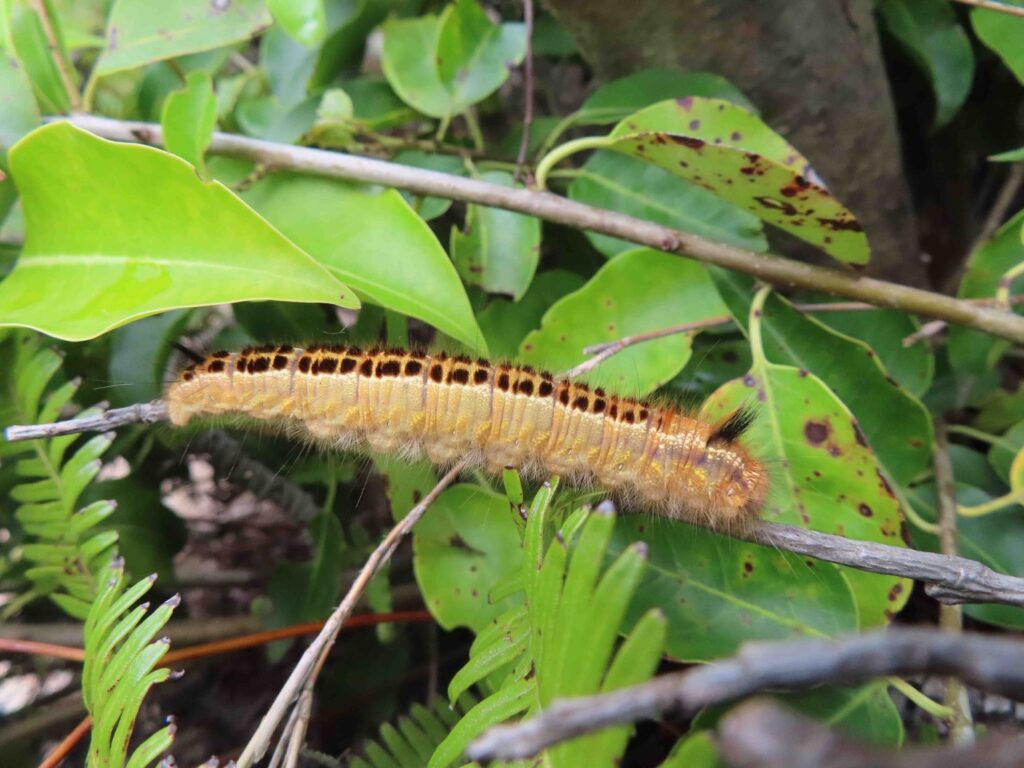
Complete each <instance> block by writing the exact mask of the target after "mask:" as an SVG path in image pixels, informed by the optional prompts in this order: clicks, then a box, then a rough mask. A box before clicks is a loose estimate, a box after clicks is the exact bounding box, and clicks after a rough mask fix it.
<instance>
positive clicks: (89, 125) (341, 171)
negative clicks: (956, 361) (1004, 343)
mask: <svg viewBox="0 0 1024 768" xmlns="http://www.w3.org/2000/svg"><path fill="white" fill-rule="evenodd" d="M71 121H72V122H73V123H74V124H75V125H77V126H79V127H80V128H83V129H85V130H87V131H91V132H92V133H94V134H96V135H97V136H103V137H105V138H108V139H115V140H120V141H134V142H142V143H145V144H152V145H159V144H160V143H161V141H162V134H161V131H160V126H158V125H154V124H152V123H138V122H128V121H119V120H110V119H108V118H103V117H95V116H92V115H77V116H74V117H72V118H71ZM210 151H211V152H214V153H215V154H221V155H230V156H234V157H242V158H246V159H249V160H253V161H255V162H263V163H266V164H267V165H269V166H270V167H272V168H274V169H275V170H288V171H298V172H300V173H309V174H315V175H319V176H328V177H333V178H342V179H348V180H352V181H363V182H368V183H372V184H382V185H384V186H387V187H394V188H396V189H404V190H407V191H409V192H413V193H414V194H417V195H425V196H433V197H443V198H448V199H451V200H460V201H463V202H469V203H476V204H478V205H487V206H491V207H496V208H504V209H506V210H510V211H516V212H518V213H524V214H527V215H529V216H534V217H537V218H540V219H544V220H546V221H552V222H555V223H557V224H564V225H566V226H570V227H575V228H577V229H584V230H589V231H592V232H598V233H600V234H604V235H609V236H611V237H618V238H621V239H623V240H628V241H630V242H633V243H638V244H640V245H646V246H649V247H651V248H657V249H659V250H663V251H669V252H672V253H677V254H679V255H681V256H688V257H690V258H693V259H696V260H697V261H701V262H704V263H707V264H714V265H716V266H720V267H724V268H726V269H731V270H734V271H737V272H743V273H745V274H748V275H753V276H754V277H757V278H759V279H761V280H764V281H766V282H769V283H772V284H774V285H777V286H780V287H783V288H804V289H808V290H816V291H824V292H826V293H832V294H835V295H837V296H845V297H847V298H850V299H855V300H858V301H865V302H867V303H869V304H873V305H876V306H882V307H889V308H891V309H899V310H903V311H905V312H910V313H912V314H917V315H923V316H926V317H934V318H939V319H942V320H946V321H948V322H951V323H956V324H959V325H964V326H968V327H970V328H975V329H977V330H980V331H985V332H987V333H991V334H994V335H996V336H1001V337H1004V338H1007V339H1010V340H1011V341H1019V342H1024V318H1021V317H1018V316H1016V315H1014V314H1012V313H1009V312H1003V311H1000V310H998V309H994V308H989V307H985V306H978V305H975V304H971V303H970V302H966V301H961V300H959V299H955V298H952V297H950V296H944V295H942V294H938V293H933V292H930V291H925V290H921V289H918V288H910V287H908V286H904V285H898V284H896V283H889V282H886V281H884V280H876V279H873V278H869V277H861V276H857V275H856V274H854V273H852V271H850V270H847V271H840V270H837V269H828V268H826V267H820V266H816V265H813V264H806V263H803V262H799V261H794V260H792V259H785V258H780V257H778V256H774V255H771V254H761V253H754V252H753V251H747V250H743V249H742V248H736V247H734V246H731V245H726V244H724V243H719V242H715V241H712V240H707V239H705V238H703V237H699V236H697V235H693V234H690V233H688V232H682V231H679V230H675V229H670V228H668V227H664V226H662V225H660V224H655V223H653V222H650V221H644V220H642V219H637V218H633V217H632V216H626V215H624V214H621V213H618V212H616V211H609V210H605V209H601V208H594V207H592V206H589V205H584V204H582V203H578V202H575V201H573V200H568V199H566V198H564V197H559V196H557V195H553V194H550V193H547V192H537V191H533V190H529V189H517V188H513V187H504V186H501V185H498V184H490V183H487V182H484V181H480V180H479V179H469V178H463V177H460V176H455V175H452V174H446V173H439V172H437V171H429V170H425V169H422V168H412V167H409V166H404V165H399V164H397V163H389V162H385V161H383V160H374V159H371V158H366V157H356V156H353V155H346V154H342V153H338V152H328V151H325V150H319V149H311V148H308V147H296V146H291V145H285V144H276V143H274V142H270V141H263V140H260V139H252V138H248V137H245V136H237V135H234V134H228V133H215V134H214V135H213V138H212V140H211V142H210Z"/></svg>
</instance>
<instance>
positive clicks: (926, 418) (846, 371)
mask: <svg viewBox="0 0 1024 768" xmlns="http://www.w3.org/2000/svg"><path fill="white" fill-rule="evenodd" d="M711 274H712V276H713V277H714V279H715V282H716V284H717V285H718V287H719V292H720V293H721V295H722V297H723V298H724V299H725V301H726V303H727V304H729V306H730V309H731V310H732V312H733V316H734V317H735V318H736V320H737V322H738V323H739V324H740V325H741V327H745V326H746V324H747V322H746V319H747V316H748V315H749V313H750V301H749V299H748V298H747V297H748V296H750V291H751V288H752V282H753V281H750V280H747V279H745V278H743V277H740V276H737V275H736V274H735V273H732V272H727V271H725V270H721V269H714V270H713V271H712V273H711ZM761 329H762V338H763V340H764V345H765V353H766V355H767V357H768V359H769V360H771V361H772V362H775V363H780V364H784V365H791V366H795V367H796V368H799V369H801V370H803V371H810V372H811V373H813V374H814V375H815V376H816V377H818V378H819V379H821V381H822V382H824V383H825V385H827V386H828V387H829V389H831V390H832V391H833V392H834V393H835V394H836V396H837V397H838V398H839V399H840V400H842V402H843V403H844V404H845V405H846V406H847V407H848V408H849V409H850V410H851V411H853V415H854V417H855V418H856V424H855V427H854V429H855V430H860V431H859V432H857V434H858V435H859V436H860V437H859V439H861V440H863V439H864V437H865V436H866V438H867V443H868V444H869V445H870V446H871V448H872V449H873V450H874V452H875V453H876V454H877V456H878V460H879V462H880V463H881V464H882V466H883V467H884V468H885V470H886V472H887V474H888V475H889V477H891V478H892V479H893V480H895V481H896V482H897V483H898V484H900V485H906V484H908V483H909V482H910V481H911V480H912V479H914V477H916V476H917V474H918V473H919V472H921V471H922V470H923V469H925V468H926V467H928V466H930V464H931V459H932V442H933V430H932V418H931V415H930V414H929V413H928V410H927V409H926V408H925V407H924V405H922V404H921V401H920V400H918V399H917V398H915V397H912V396H911V395H910V394H908V393H907V392H906V391H905V390H904V389H903V388H901V387H900V386H899V385H898V384H896V383H895V382H894V381H893V380H892V379H891V378H890V377H889V374H888V372H887V371H886V370H885V368H883V367H882V365H881V363H880V361H879V359H878V355H877V354H876V353H875V351H874V350H873V349H871V348H870V347H869V346H868V345H867V344H865V343H864V342H862V341H861V340H860V339H857V338H853V337H849V336H843V335H841V334H839V333H838V332H836V331H833V330H831V329H830V328H828V327H827V326H826V325H824V324H823V323H821V322H819V321H818V319H817V318H816V317H812V316H809V315H804V314H801V313H800V312H798V311H797V310H796V309H794V308H793V305H792V304H790V303H789V302H788V301H786V300H785V299H783V298H781V297H779V296H777V295H775V294H772V295H771V296H770V297H769V298H768V300H767V301H766V302H765V305H764V310H763V312H762V314H761Z"/></svg>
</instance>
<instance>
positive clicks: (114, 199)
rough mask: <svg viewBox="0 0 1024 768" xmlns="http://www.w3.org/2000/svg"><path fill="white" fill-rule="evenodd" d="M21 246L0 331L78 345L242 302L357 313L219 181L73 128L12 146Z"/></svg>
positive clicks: (62, 125) (350, 294)
mask: <svg viewBox="0 0 1024 768" xmlns="http://www.w3.org/2000/svg"><path fill="white" fill-rule="evenodd" d="M10 163H11V169H12V172H13V175H14V178H15V181H16V182H17V184H18V189H19V190H20V191H21V194H22V204H23V206H24V212H25V232H26V236H25V246H24V248H23V250H22V254H21V258H20V259H19V260H18V263H17V264H16V265H15V268H14V270H13V271H12V272H11V273H10V274H9V275H8V276H7V277H6V278H5V279H4V281H3V282H2V283H0V325H19V326H25V327H29V328H34V329H36V330H38V331H42V332H43V333H47V334H49V335H51V336H56V337H58V338H62V339H67V340H70V341H81V340H84V339H89V338H93V337H94V336H98V335H99V334H101V333H104V332H106V331H109V330H111V329H112V328H116V327H117V326H119V325H124V324H125V323H127V322H129V321H131V320H135V319H137V318H140V317H146V316H147V315H154V314H156V313H158V312H163V311H166V310H168V309H179V308H182V307H197V306H206V305H210V304H224V303H230V302H237V301H257V300H277V301H296V302H305V303H309V302H323V303H329V304H337V305H339V306H344V307H352V308H354V307H358V306H359V301H358V299H357V298H356V294H355V292H354V291H353V290H352V289H350V288H349V287H348V286H346V285H344V284H343V283H341V282H340V281H338V280H337V279H335V278H334V277H333V276H332V275H331V273H330V272H329V271H328V270H327V269H325V268H324V267H323V266H321V265H320V264H318V263H317V262H316V261H314V260H313V259H312V258H311V257H310V256H309V255H308V254H306V253H305V252H303V251H301V250H300V249H299V248H298V247H296V246H295V244H294V243H292V242H291V241H289V240H288V239H286V238H285V237H284V236H283V235H282V234H281V233H280V232H278V231H277V230H276V229H274V228H273V227H272V226H270V225H269V224H268V223H267V222H266V221H265V220H264V219H262V218H260V217H259V215H257V214H256V213H255V212H254V211H253V210H252V209H251V208H249V207H247V206H246V205H245V203H243V202H242V201H241V200H239V199H238V198H237V197H236V196H235V195H234V194H233V193H232V192H231V191H230V190H228V189H227V187H225V186H224V185H222V184H220V183H219V182H215V181H211V182H203V181H200V180H199V179H198V178H197V177H196V174H195V171H194V170H193V168H192V166H191V165H189V164H188V163H186V162H185V161H184V160H182V159H180V158H178V157H175V156H174V155H171V154H168V153H167V152H162V151H160V150H158V149H154V148H152V147H145V146H141V145H133V144H118V143H115V142H111V141H106V140H105V139H100V138H97V137H95V136H93V135H92V134H90V133H87V132H86V131H83V130H81V129H79V128H76V127H74V126H73V125H71V124H70V123H66V122H58V123H52V124H50V125H47V126H44V127H42V128H39V129H37V130H36V131H33V132H32V133H31V134H29V135H28V136H26V137H25V138H24V139H22V140H21V141H19V142H18V144H17V145H15V147H14V148H13V149H12V150H11V154H10Z"/></svg>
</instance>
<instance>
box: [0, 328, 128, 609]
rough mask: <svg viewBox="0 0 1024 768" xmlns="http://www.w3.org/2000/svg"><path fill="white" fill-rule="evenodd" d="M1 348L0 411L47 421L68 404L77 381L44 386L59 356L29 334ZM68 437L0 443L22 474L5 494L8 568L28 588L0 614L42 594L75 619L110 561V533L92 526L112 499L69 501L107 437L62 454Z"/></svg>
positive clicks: (91, 471) (88, 477)
mask: <svg viewBox="0 0 1024 768" xmlns="http://www.w3.org/2000/svg"><path fill="white" fill-rule="evenodd" d="M6 346H7V349H8V351H10V354H9V355H7V356H6V357H8V358H9V359H10V360H11V363H10V367H9V368H8V369H7V371H5V376H4V390H5V391H4V392H3V395H4V399H5V401H6V403H5V407H4V408H3V413H2V414H0V416H2V417H3V419H4V421H17V422H20V423H23V424H32V423H38V422H48V421H53V420H54V419H56V418H57V416H58V415H59V413H60V411H61V410H62V409H63V408H64V407H65V406H66V405H67V404H68V403H69V402H71V400H72V398H73V397H74V395H75V392H76V391H77V389H78V386H79V382H78V381H69V382H66V383H64V384H62V385H60V386H56V387H52V386H51V382H52V380H53V378H54V376H55V375H56V374H57V372H58V371H59V370H60V365H61V357H60V355H59V354H57V352H55V351H54V350H52V349H48V348H41V347H40V346H39V342H38V340H37V339H36V337H34V336H31V335H28V334H21V335H17V336H15V337H14V338H12V339H11V340H10V342H9V343H8V345H6ZM48 390H49V393H48V394H47V392H48ZM85 413H88V411H86V412H85ZM75 439H76V436H75V435H69V436H64V437H55V438H51V439H48V440H32V441H29V442H26V443H4V444H0V455H2V456H5V457H16V458H17V461H16V463H15V472H16V474H17V476H18V477H19V478H21V479H22V482H19V483H18V484H17V485H15V486H14V487H13V488H12V489H11V492H10V498H11V499H12V500H14V501H16V502H18V507H17V508H16V509H15V512H14V517H15V519H16V520H17V521H18V523H19V525H20V526H21V530H22V532H23V534H24V539H25V543H24V544H23V545H22V546H21V547H20V548H19V549H18V550H16V552H17V558H18V559H19V562H17V563H15V562H12V563H11V566H13V565H20V566H21V568H22V571H23V575H24V577H25V578H26V579H27V580H28V581H29V582H30V587H29V588H28V590H27V591H26V592H24V593H22V594H21V595H19V596H18V598H17V599H15V600H14V601H12V602H11V603H9V604H8V605H7V606H6V607H5V609H4V611H3V614H2V618H7V617H9V616H11V615H13V614H14V613H16V612H17V611H19V610H20V609H21V608H22V607H23V606H24V605H26V604H27V603H29V602H31V601H32V600H34V599H37V598H39V597H46V596H48V597H50V599H51V600H53V602H54V603H56V604H57V605H58V606H60V607H61V608H62V609H63V610H64V611H65V612H66V613H68V614H70V615H71V616H73V617H75V618H77V619H83V618H85V616H86V614H87V613H88V611H89V606H90V604H91V603H92V600H93V598H94V597H95V595H96V592H97V588H98V583H97V579H96V574H97V573H98V572H99V571H100V570H101V569H102V567H103V565H104V564H105V563H106V562H108V561H109V560H110V557H111V555H112V553H113V549H114V546H115V544H116V543H117V533H116V532H115V531H103V532H100V533H94V532H93V530H94V529H95V527H96V526H97V525H99V524H100V523H101V522H102V521H103V520H105V519H106V518H107V517H109V516H110V515H111V514H112V513H113V512H114V509H115V504H114V502H113V501H98V502H94V503H92V504H89V505H87V506H85V507H83V508H81V509H79V510H77V511H76V508H75V506H76V504H77V502H78V499H79V497H80V496H81V494H82V492H83V491H84V490H85V489H86V487H87V486H88V485H89V484H90V483H91V482H92V481H93V479H94V478H95V477H96V474H97V473H98V472H99V471H100V467H101V466H102V461H101V459H100V457H101V456H102V455H103V453H104V452H105V451H106V450H107V448H109V447H110V443H111V441H112V440H113V436H112V435H97V436H96V437H93V438H91V439H90V440H88V441H86V442H85V443H83V444H82V445H81V446H80V447H79V448H78V450H76V451H74V452H73V453H72V454H71V455H70V456H67V453H68V449H69V447H70V446H71V444H72V443H73V442H74V441H75Z"/></svg>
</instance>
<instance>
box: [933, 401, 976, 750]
mask: <svg viewBox="0 0 1024 768" xmlns="http://www.w3.org/2000/svg"><path fill="white" fill-rule="evenodd" d="M933 463H934V466H935V485H936V489H937V491H938V517H939V549H940V550H941V552H942V554H944V555H950V556H953V557H955V556H956V553H957V546H956V518H957V510H956V479H955V478H954V476H953V464H952V462H951V461H950V458H949V440H948V438H947V435H946V424H945V422H944V421H943V420H942V419H935V458H934V462H933ZM939 626H940V627H941V628H942V629H943V630H945V631H946V632H952V633H954V634H956V633H959V632H963V628H964V616H963V610H962V609H961V607H960V606H959V605H949V604H946V603H943V604H942V605H940V606H939ZM943 703H945V705H946V706H947V707H949V708H950V709H951V710H952V711H953V716H952V718H951V719H950V739H951V740H952V741H953V743H955V744H973V743H974V722H973V719H972V717H971V704H970V701H968V699H967V689H966V687H965V686H964V684H963V683H961V682H960V681H959V680H958V679H956V678H955V677H950V678H947V679H946V685H945V693H944V697H943Z"/></svg>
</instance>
